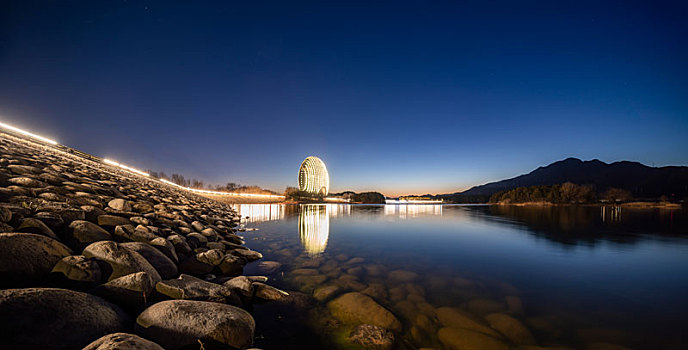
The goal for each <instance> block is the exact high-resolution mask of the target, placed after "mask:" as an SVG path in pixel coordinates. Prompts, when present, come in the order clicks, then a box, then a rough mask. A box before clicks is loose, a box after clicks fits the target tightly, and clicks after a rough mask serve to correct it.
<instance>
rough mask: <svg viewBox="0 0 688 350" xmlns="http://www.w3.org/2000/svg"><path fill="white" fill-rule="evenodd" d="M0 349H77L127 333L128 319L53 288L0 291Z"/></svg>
mask: <svg viewBox="0 0 688 350" xmlns="http://www.w3.org/2000/svg"><path fill="white" fill-rule="evenodd" d="M0 324H1V325H2V327H3V328H2V330H3V336H2V337H0V348H2V349H80V348H82V347H84V346H86V345H88V344H89V343H90V342H91V341H93V339H97V338H98V337H101V336H103V335H106V334H109V333H115V332H126V331H127V330H128V329H129V327H130V326H131V319H129V317H128V316H127V315H126V314H125V313H124V312H123V311H122V310H121V309H120V308H119V307H117V306H115V305H113V304H110V303H109V302H106V301H105V300H103V299H101V298H99V297H97V296H94V295H90V294H86V293H81V292H75V291H71V290H66V289H56V288H27V289H7V290H0Z"/></svg>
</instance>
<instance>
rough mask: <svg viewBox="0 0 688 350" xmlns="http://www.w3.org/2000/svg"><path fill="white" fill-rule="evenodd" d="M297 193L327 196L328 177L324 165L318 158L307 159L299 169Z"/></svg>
mask: <svg viewBox="0 0 688 350" xmlns="http://www.w3.org/2000/svg"><path fill="white" fill-rule="evenodd" d="M299 191H302V192H307V193H309V194H313V195H321V196H327V194H328V193H329V191H330V175H329V174H328V173H327V167H326V166H325V163H323V161H322V160H320V158H318V157H312V156H311V157H308V158H306V159H305V160H304V161H303V163H301V167H300V168H299Z"/></svg>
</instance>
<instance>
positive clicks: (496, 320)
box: [485, 313, 535, 345]
mask: <svg viewBox="0 0 688 350" xmlns="http://www.w3.org/2000/svg"><path fill="white" fill-rule="evenodd" d="M485 319H486V320H487V322H489V323H490V326H492V328H494V329H496V330H498V331H499V333H502V334H504V335H505V336H506V337H507V338H509V340H511V341H512V342H514V343H515V344H519V345H535V338H534V337H533V334H532V333H530V331H529V330H528V328H526V326H525V325H523V323H521V321H519V320H517V319H515V318H513V317H511V316H509V315H505V314H498V313H496V314H489V315H487V316H485Z"/></svg>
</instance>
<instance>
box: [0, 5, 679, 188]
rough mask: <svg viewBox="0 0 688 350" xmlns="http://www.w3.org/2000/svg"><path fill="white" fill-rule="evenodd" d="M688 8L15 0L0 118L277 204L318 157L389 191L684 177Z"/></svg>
mask: <svg viewBox="0 0 688 350" xmlns="http://www.w3.org/2000/svg"><path fill="white" fill-rule="evenodd" d="M371 3H374V4H371ZM686 4H687V3H686V2H685V1H675V2H663V1H646V2H634V1H613V2H603V1H591V2H587V1H570V2H568V1H537V2H530V1H411V2H404V1H392V2H388V3H383V2H370V1H356V2H329V1H313V2H298V1H275V2H268V1H241V2H231V1H227V2H225V1H222V2H217V3H214V2H200V1H183V2H181V1H180V2H178V3H177V4H170V3H168V1H161V2H152V1H83V2H76V1H46V2H33V1H16V2H13V1H10V2H7V1H2V2H1V3H0V121H5V122H7V123H11V124H14V125H17V126H20V127H25V128H27V129H30V130H35V131H36V132H37V133H40V134H43V135H46V136H49V137H52V138H55V139H57V140H58V141H59V142H61V143H64V144H67V145H70V146H73V147H75V148H78V149H81V150H83V151H87V152H90V153H92V154H94V155H98V156H106V157H111V158H113V159H116V160H119V161H121V162H123V163H126V164H131V165H132V166H136V167H139V168H143V169H146V168H149V169H154V170H164V171H165V172H167V173H172V172H179V173H182V174H184V175H186V176H187V177H197V178H200V179H203V180H205V181H206V182H213V183H221V182H222V183H224V182H227V181H233V182H239V183H244V184H258V185H261V186H264V187H268V188H272V189H275V190H282V189H283V188H284V187H285V186H287V185H295V183H296V173H297V170H298V166H299V164H300V162H301V161H302V160H303V159H304V158H305V157H306V156H309V155H316V156H319V157H321V158H322V159H323V160H324V161H325V162H326V164H327V165H328V168H329V170H330V174H331V183H332V187H333V188H332V190H334V191H339V190H345V189H352V190H356V191H359V190H380V191H382V192H383V193H385V194H388V195H394V194H400V193H427V192H432V193H437V192H454V191H457V190H461V189H465V188H467V187H470V186H472V185H476V184H481V183H485V182H488V181H492V180H498V179H502V178H506V177H511V176H515V175H519V174H521V173H525V172H528V171H530V170H532V169H533V168H535V167H537V166H540V165H545V164H548V163H550V162H552V161H556V160H560V159H563V158H566V157H569V156H574V157H579V158H582V159H592V158H599V159H601V160H603V161H608V162H609V161H616V160H636V161H641V162H644V163H646V164H649V165H652V164H655V165H657V166H659V165H686V164H688V21H687V20H686V18H688V5H686Z"/></svg>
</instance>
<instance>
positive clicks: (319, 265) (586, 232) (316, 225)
mask: <svg viewBox="0 0 688 350" xmlns="http://www.w3.org/2000/svg"><path fill="white" fill-rule="evenodd" d="M237 209H238V210H239V211H240V214H241V215H242V216H243V217H246V216H248V218H245V219H244V220H243V222H244V225H245V227H247V228H252V227H253V228H258V230H257V231H247V232H245V233H244V236H245V237H246V241H247V245H248V246H249V247H251V248H252V249H256V250H259V251H261V252H262V253H263V254H264V256H265V257H264V259H263V260H264V261H266V260H267V261H278V262H280V263H282V267H281V268H280V269H279V270H277V271H275V272H272V273H270V275H269V277H270V278H271V281H270V283H271V284H273V285H276V286H278V287H281V288H283V289H286V290H290V291H301V292H302V293H304V294H300V293H292V296H293V297H294V298H293V300H290V303H288V304H267V305H261V306H257V307H256V308H255V309H254V314H255V316H256V320H257V324H258V329H257V330H256V334H257V344H256V345H257V346H259V347H265V348H324V347H336V346H339V347H342V344H344V345H343V346H344V347H346V346H347V345H346V342H345V341H344V340H342V339H345V338H346V336H347V335H348V333H349V332H350V330H351V327H350V326H349V325H346V324H342V323H341V322H339V321H337V320H336V319H334V318H333V317H331V316H330V314H329V312H328V309H327V307H326V306H325V303H326V302H327V300H325V301H324V302H315V303H314V302H313V301H312V300H306V298H305V297H304V295H311V294H312V293H313V290H314V289H317V288H318V287H321V286H324V285H338V286H340V287H341V292H345V291H361V290H366V288H368V287H371V286H372V287H373V288H372V289H367V290H368V291H369V292H370V291H371V290H372V291H373V293H369V294H371V295H372V296H373V298H374V299H375V300H376V301H377V302H378V303H380V304H381V305H383V306H384V307H386V308H387V309H389V310H391V311H392V312H393V313H394V314H395V315H396V316H397V317H398V318H399V319H400V320H401V321H402V323H403V325H404V331H403V333H401V334H399V335H398V336H397V342H396V348H400V349H413V348H422V347H434V348H442V343H441V342H440V341H439V339H438V337H437V330H438V329H439V328H441V327H442V325H441V323H440V322H439V320H438V319H437V317H436V314H435V310H436V309H437V308H439V307H447V306H448V307H453V308H457V309H459V310H462V311H465V312H466V313H468V314H470V315H472V316H473V317H475V319H477V320H479V321H480V322H484V319H483V317H484V316H485V315H486V314H489V313H495V312H498V313H506V314H509V315H512V316H513V317H515V318H516V319H518V320H520V321H521V322H522V323H523V324H524V325H525V326H526V327H527V328H528V329H529V330H530V332H531V333H532V334H533V336H534V337H535V339H536V343H537V344H538V345H548V346H565V347H568V348H574V349H586V348H590V347H595V346H601V345H600V344H598V343H611V344H618V345H622V346H626V347H628V348H634V349H648V348H653V349H685V348H688V337H687V336H686V335H685V334H686V333H687V331H688V326H687V325H688V298H686V293H687V292H688V239H687V238H688V222H687V221H688V215H687V213H686V211H685V210H666V209H628V208H619V207H616V208H615V207H602V208H600V207H545V208H542V207H537V208H536V207H503V206H461V205H335V204H328V205H300V206H299V205H284V204H273V205H237ZM353 258H362V259H355V260H353V261H352V260H351V259H353ZM303 268H307V269H311V270H316V272H314V271H311V272H314V273H317V276H318V277H315V278H312V277H303V276H302V277H299V275H298V274H299V273H301V272H303V271H294V270H296V269H303ZM260 270H261V269H260V267H259V266H258V265H257V264H255V263H254V264H252V265H249V266H248V267H247V270H246V272H247V273H261V272H262V271H260ZM395 270H404V271H410V272H413V273H415V274H416V275H413V274H411V279H412V280H411V281H401V282H400V281H393V280H390V279H389V278H388V273H389V272H391V271H395ZM292 272H293V273H292ZM320 276H322V277H320ZM417 314H424V315H427V316H428V318H429V319H430V320H431V325H428V324H427V322H425V323H423V324H418V323H417V322H418V320H417Z"/></svg>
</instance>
